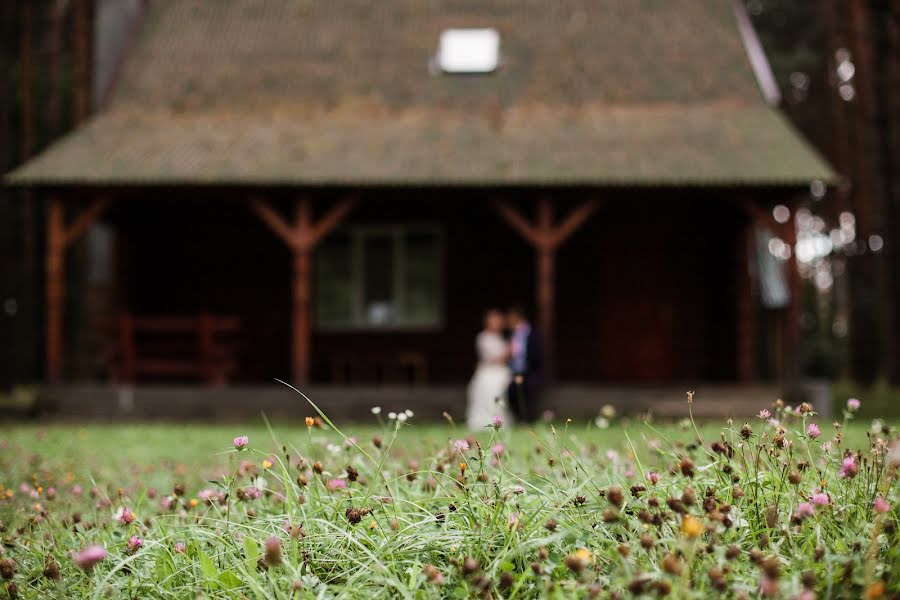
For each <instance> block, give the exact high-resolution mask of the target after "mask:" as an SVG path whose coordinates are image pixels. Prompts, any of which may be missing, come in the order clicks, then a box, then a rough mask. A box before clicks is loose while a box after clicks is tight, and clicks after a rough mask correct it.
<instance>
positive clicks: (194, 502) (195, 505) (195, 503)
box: [191, 498, 200, 508]
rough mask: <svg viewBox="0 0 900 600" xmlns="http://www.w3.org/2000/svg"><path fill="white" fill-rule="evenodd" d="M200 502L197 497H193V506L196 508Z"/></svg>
mask: <svg viewBox="0 0 900 600" xmlns="http://www.w3.org/2000/svg"><path fill="white" fill-rule="evenodd" d="M198 504H200V503H199V502H198V501H197V499H196V498H191V508H196V507H197V505H198Z"/></svg>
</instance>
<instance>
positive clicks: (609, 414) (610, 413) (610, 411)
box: [600, 404, 616, 419]
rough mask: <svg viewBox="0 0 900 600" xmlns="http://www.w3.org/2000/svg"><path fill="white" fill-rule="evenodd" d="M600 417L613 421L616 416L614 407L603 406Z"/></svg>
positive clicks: (610, 405) (609, 405)
mask: <svg viewBox="0 0 900 600" xmlns="http://www.w3.org/2000/svg"><path fill="white" fill-rule="evenodd" d="M600 415H601V416H603V417H604V418H607V419H613V418H615V416H616V407H615V406H613V405H612V404H604V405H603V408H601V409H600Z"/></svg>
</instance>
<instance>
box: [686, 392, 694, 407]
mask: <svg viewBox="0 0 900 600" xmlns="http://www.w3.org/2000/svg"><path fill="white" fill-rule="evenodd" d="M687 401H688V404H693V403H694V392H688V393H687Z"/></svg>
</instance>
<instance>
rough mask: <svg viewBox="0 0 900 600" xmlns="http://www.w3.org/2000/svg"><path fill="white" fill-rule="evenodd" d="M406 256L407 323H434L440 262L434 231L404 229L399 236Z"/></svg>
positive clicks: (436, 311) (437, 315)
mask: <svg viewBox="0 0 900 600" xmlns="http://www.w3.org/2000/svg"><path fill="white" fill-rule="evenodd" d="M403 242H404V248H403V250H404V252H405V258H406V261H405V263H406V273H405V281H404V286H405V301H406V306H405V309H406V310H405V315H404V317H405V319H404V321H405V322H407V323H409V324H411V325H434V324H437V323H438V321H439V318H440V315H439V311H440V284H439V277H440V269H439V267H440V265H439V264H438V262H439V257H438V252H439V248H438V238H437V235H435V234H434V233H427V232H423V233H419V232H408V233H406V234H405V235H404V236H403Z"/></svg>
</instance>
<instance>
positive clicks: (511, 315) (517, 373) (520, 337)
mask: <svg viewBox="0 0 900 600" xmlns="http://www.w3.org/2000/svg"><path fill="white" fill-rule="evenodd" d="M506 325H507V327H508V328H509V330H510V340H509V341H510V357H509V367H510V369H511V370H512V373H513V380H512V383H510V384H509V390H508V393H507V398H508V399H509V405H510V408H511V409H512V411H513V414H515V415H516V418H517V419H519V420H520V421H524V422H532V421H534V420H535V418H536V417H537V393H538V388H539V387H540V385H541V383H542V379H543V367H544V364H543V363H544V354H543V346H542V345H541V339H540V334H539V333H538V332H537V331H535V330H534V329H532V327H531V323H529V322H528V319H527V318H526V316H525V311H524V310H522V308H520V307H518V306H514V307H512V308H510V309H509V310H508V311H507V313H506Z"/></svg>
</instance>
